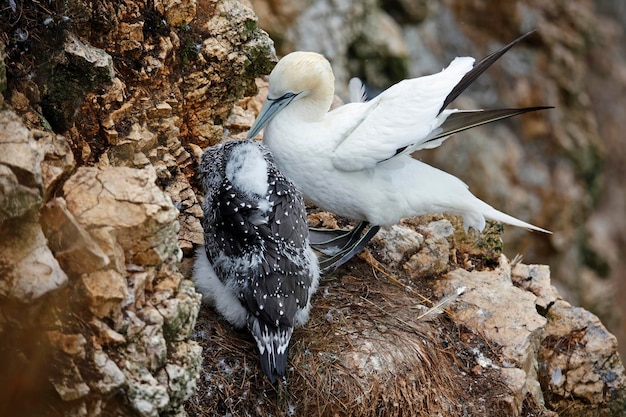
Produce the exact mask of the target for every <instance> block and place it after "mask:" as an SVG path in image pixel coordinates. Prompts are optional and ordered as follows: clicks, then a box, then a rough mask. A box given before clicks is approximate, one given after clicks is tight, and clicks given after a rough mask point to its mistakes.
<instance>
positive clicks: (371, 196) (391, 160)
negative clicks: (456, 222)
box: [248, 32, 550, 268]
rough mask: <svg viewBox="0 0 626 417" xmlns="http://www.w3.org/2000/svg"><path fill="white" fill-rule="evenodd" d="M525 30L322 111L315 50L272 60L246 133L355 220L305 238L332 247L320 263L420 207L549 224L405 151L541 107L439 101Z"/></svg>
mask: <svg viewBox="0 0 626 417" xmlns="http://www.w3.org/2000/svg"><path fill="white" fill-rule="evenodd" d="M531 33H532V32H531ZM529 34H530V33H528V34H526V35H524V36H521V37H520V38H518V39H516V40H515V41H513V42H512V43H510V44H509V45H507V46H505V47H504V48H502V49H501V50H499V51H497V52H494V53H492V54H491V55H489V56H487V57H485V58H484V59H482V60H480V61H479V62H477V63H475V61H474V58H471V57H458V58H455V59H454V60H453V61H452V62H451V63H450V65H449V66H448V67H447V68H445V69H444V70H442V71H441V72H439V73H437V74H433V75H428V76H424V77H419V78H413V79H407V80H403V81H401V82H399V83H397V84H395V85H393V86H391V87H390V88H388V89H387V90H385V91H384V92H382V93H381V94H380V95H378V96H377V97H375V98H373V99H372V100H370V101H367V102H356V103H354V102H353V103H348V104H345V105H343V106H340V107H338V108H336V109H334V110H332V111H330V112H329V109H330V105H331V103H332V101H333V97H334V75H333V72H332V69H331V66H330V63H329V62H328V61H327V60H326V59H325V58H324V57H323V56H322V55H320V54H317V53H313V52H293V53H290V54H288V55H286V56H285V57H284V58H282V59H281V60H280V61H279V62H278V64H276V67H275V68H274V69H273V71H272V72H271V74H270V81H269V92H268V96H267V101H266V102H265V104H264V105H263V107H262V109H261V111H260V113H259V115H258V117H257V119H256V121H255V122H254V124H253V126H252V128H251V129H250V131H249V133H248V138H252V137H254V136H255V135H256V134H257V133H258V132H259V131H260V130H261V129H263V128H265V132H264V136H263V140H264V142H265V144H266V145H267V146H268V147H269V148H270V149H271V151H272V153H273V155H274V158H275V160H276V163H277V165H278V166H279V167H280V169H281V171H282V172H283V173H284V174H285V176H287V177H288V178H290V179H291V180H292V181H293V182H294V183H295V184H296V186H297V187H298V188H299V189H300V190H301V191H302V192H303V194H304V196H305V198H307V199H309V200H310V201H312V202H313V203H314V204H316V205H317V206H319V207H321V208H322V209H324V210H328V211H331V212H333V213H336V214H338V215H340V216H343V217H347V218H350V219H354V220H360V221H361V224H359V226H357V227H356V228H355V229H353V231H352V232H350V233H344V232H342V234H337V235H336V236H337V238H336V239H334V240H333V239H331V240H330V241H328V242H322V241H321V240H319V239H318V237H316V238H315V241H314V242H313V238H312V242H313V243H318V244H319V247H320V248H322V249H324V248H327V247H328V246H334V248H333V249H332V250H334V251H338V253H336V254H335V256H334V257H332V258H330V259H329V260H326V262H325V264H323V266H325V267H326V268H331V267H337V266H339V265H341V264H342V263H344V262H345V261H347V260H348V259H349V258H350V257H352V256H353V255H355V254H356V253H357V252H358V251H360V250H362V249H363V248H364V247H365V245H366V244H367V241H368V240H369V239H371V238H372V237H373V236H374V234H375V233H376V232H377V230H378V228H379V227H380V226H389V225H393V224H396V223H398V222H399V221H400V219H402V218H405V217H411V216H418V215H423V214H435V213H449V214H455V215H460V216H462V217H463V222H464V225H465V228H466V229H467V228H469V227H472V228H475V229H478V230H483V228H484V227H485V219H490V220H495V221H499V222H503V223H507V224H511V225H513V226H518V227H524V228H527V229H531V230H538V231H542V232H546V233H550V232H548V231H547V230H545V229H542V228H539V227H537V226H534V225H532V224H530V223H526V222H524V221H521V220H518V219H516V218H514V217H512V216H509V215H507V214H505V213H503V212H501V211H498V210H496V209H495V208H493V207H491V206H490V205H488V204H487V203H485V202H483V201H481V200H480V199H478V198H477V197H475V196H474V195H473V194H472V193H471V192H470V191H469V189H468V186H467V185H466V184H465V183H463V182H462V181H461V180H459V179H458V178H456V177H455V176H453V175H450V174H448V173H446V172H443V171H441V170H439V169H436V168H433V167H431V166H429V165H427V164H425V163H422V162H420V161H418V160H416V159H413V158H412V157H411V156H410V154H411V153H413V152H415V151H417V150H420V149H426V148H434V147H437V146H439V145H441V143H442V142H443V141H444V140H445V139H447V138H448V137H449V136H450V135H452V134H454V133H457V132H460V131H463V130H466V129H469V128H471V127H475V126H479V125H482V124H485V123H490V122H493V121H497V120H501V119H505V118H507V117H511V116H515V115H518V114H522V113H525V112H529V111H534V110H540V109H545V108H549V107H531V108H522V109H498V110H469V111H468V110H456V109H450V110H447V109H446V107H447V106H448V105H449V104H450V103H451V102H452V101H453V100H454V99H455V98H456V97H458V95H459V94H461V92H463V91H464V90H465V89H466V88H467V87H468V86H469V85H470V84H471V83H472V82H473V81H474V80H475V79H476V78H477V77H478V76H479V75H480V74H481V73H483V72H484V71H485V70H486V69H487V68H488V67H489V66H490V65H491V64H493V63H494V62H495V61H496V60H497V59H498V58H500V57H501V56H502V55H503V54H504V53H505V52H506V51H508V50H509V49H510V48H511V47H512V46H513V45H515V44H516V43H517V42H519V41H520V40H522V39H523V38H525V37H526V36H528V35H529ZM364 230H365V233H364V235H363V236H361V233H362V232H363V231H364ZM312 236H313V235H312ZM333 241H334V242H335V243H334V244H333Z"/></svg>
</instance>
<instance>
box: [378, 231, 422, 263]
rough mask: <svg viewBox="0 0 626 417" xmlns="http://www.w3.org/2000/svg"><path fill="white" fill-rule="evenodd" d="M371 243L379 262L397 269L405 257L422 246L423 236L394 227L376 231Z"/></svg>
mask: <svg viewBox="0 0 626 417" xmlns="http://www.w3.org/2000/svg"><path fill="white" fill-rule="evenodd" d="M373 242H374V244H375V245H376V247H377V250H376V253H377V254H378V255H379V256H380V257H381V260H382V261H383V262H385V263H386V264H389V265H391V266H393V267H399V266H400V265H401V263H402V261H406V259H405V258H406V257H407V256H412V255H413V254H414V253H416V252H417V251H419V250H420V248H421V247H422V245H423V244H424V236H423V235H421V234H420V233H418V232H417V231H416V230H415V229H412V228H410V227H407V226H403V225H394V226H391V227H386V228H383V229H381V230H379V231H378V233H377V234H376V235H375V236H374V238H373Z"/></svg>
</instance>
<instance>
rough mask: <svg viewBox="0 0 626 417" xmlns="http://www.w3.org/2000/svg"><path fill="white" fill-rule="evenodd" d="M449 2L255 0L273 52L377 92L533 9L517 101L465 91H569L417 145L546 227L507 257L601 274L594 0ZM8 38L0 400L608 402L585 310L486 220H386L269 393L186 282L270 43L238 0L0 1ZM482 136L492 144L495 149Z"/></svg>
mask: <svg viewBox="0 0 626 417" xmlns="http://www.w3.org/2000/svg"><path fill="white" fill-rule="evenodd" d="M463 4H464V6H462V7H461V6H459V5H458V4H457V3H455V2H452V1H450V2H444V3H442V4H439V3H437V2H428V1H426V2H405V1H393V2H391V1H390V2H382V5H383V7H382V8H381V7H379V6H378V3H377V2H374V1H369V0H368V1H365V2H341V1H339V2H336V1H335V2H326V1H314V2H305V1H295V2H282V1H271V2H262V1H260V0H259V1H255V2H254V7H255V11H256V12H257V13H258V14H259V15H260V16H261V22H266V24H267V25H268V28H270V27H271V28H272V30H273V33H272V35H273V37H274V39H275V40H276V41H277V45H278V46H279V49H280V50H281V51H283V52H285V51H287V50H288V49H291V48H299V49H316V50H319V51H321V52H324V53H325V54H327V56H329V58H331V60H332V61H333V65H334V66H335V68H336V69H337V75H338V80H339V82H340V84H341V85H345V84H346V83H345V81H346V80H347V78H348V76H349V75H353V74H357V75H361V76H364V77H366V78H367V80H368V81H369V82H370V83H371V85H372V86H374V87H377V88H380V87H383V86H384V84H385V83H387V82H389V81H392V80H395V79H396V78H402V77H404V76H406V74H410V75H417V74H415V73H416V72H419V71H437V70H438V69H439V68H440V67H441V66H442V65H443V63H444V62H445V61H447V60H449V59H450V58H451V57H452V56H456V55H457V54H465V53H470V54H472V55H475V56H480V55H483V54H484V53H486V52H488V51H489V50H491V49H493V48H491V47H490V45H491V43H494V44H495V43H500V42H504V41H507V40H509V39H512V38H513V37H515V36H516V35H517V34H519V33H520V32H521V31H523V30H525V29H527V26H535V27H537V28H538V29H539V34H538V35H537V37H536V39H535V40H534V41H533V42H531V43H530V44H529V45H525V46H523V47H521V48H518V49H521V50H519V51H517V52H515V53H513V54H512V56H511V58H509V61H506V60H505V61H503V64H502V66H501V68H500V69H499V70H498V69H494V71H499V73H496V74H492V78H491V79H489V77H486V80H485V81H484V83H485V84H484V87H485V88H484V91H489V92H491V91H508V92H509V94H504V93H502V95H500V96H498V97H493V96H490V95H489V94H487V93H484V94H482V95H481V94H475V95H470V96H469V98H468V99H467V100H468V101H467V102H466V103H465V104H467V105H474V104H476V103H478V104H481V105H482V104H485V105H492V104H494V103H496V102H498V103H506V105H510V106H524V105H534V104H546V103H547V104H553V105H557V106H558V107H559V109H558V110H557V111H554V112H552V113H545V114H542V115H536V116H533V117H530V118H529V119H525V122H524V123H523V124H512V125H504V126H501V127H499V128H497V129H498V130H497V134H495V133H487V132H488V131H480V132H478V133H473V134H465V135H468V136H467V137H465V138H464V140H463V141H460V140H459V141H458V142H459V143H457V144H456V145H455V142H454V141H455V140H454V139H452V141H453V142H452V143H451V144H449V143H446V147H445V149H444V150H442V152H445V153H444V154H434V155H431V156H429V159H431V160H432V161H434V162H436V163H437V164H438V165H439V166H441V167H443V168H444V169H447V165H446V163H444V162H447V161H448V160H450V161H451V162H450V163H451V164H452V165H455V166H457V167H461V168H463V172H455V171H454V169H450V170H451V171H452V172H455V173H456V174H458V175H459V176H460V177H461V178H463V179H465V180H467V181H468V182H470V183H471V185H472V188H473V189H474V190H477V191H478V194H479V195H481V193H482V194H483V195H482V196H483V197H484V198H485V199H487V200H489V201H491V202H493V203H494V204H495V205H497V206H498V207H503V208H504V209H505V210H508V211H511V212H512V213H514V214H515V215H518V216H520V217H524V218H527V219H532V220H533V221H535V222H537V223H539V224H540V225H544V226H548V227H550V228H552V229H554V230H555V231H557V232H558V233H557V234H555V237H554V238H552V239H551V240H550V239H548V238H546V237H539V238H538V240H533V241H530V240H528V239H529V235H526V234H513V235H511V236H507V237H505V242H506V244H505V248H506V249H507V251H509V250H510V251H514V250H519V251H520V252H523V253H524V254H526V255H527V257H529V258H530V259H541V260H542V261H543V262H545V263H550V265H551V266H552V265H554V270H555V271H556V274H557V276H558V277H561V276H577V277H579V276H582V277H586V279H587V280H588V281H589V282H597V277H598V276H599V275H602V271H605V272H606V273H607V274H609V273H613V272H612V271H615V269H614V267H613V266H614V263H613V262H614V260H615V259H618V258H619V256H617V257H616V258H614V257H611V256H613V255H611V256H608V255H607V258H606V259H605V257H603V256H600V255H603V254H605V253H607V252H606V249H605V248H606V247H607V246H608V247H612V246H611V245H607V244H606V242H607V241H608V242H611V241H612V240H611V239H613V238H614V236H617V235H614V233H615V230H613V229H611V228H607V227H606V225H607V220H605V219H604V218H603V217H602V216H600V213H603V211H601V210H600V208H601V207H605V208H606V207H612V206H611V204H617V203H615V201H616V200H614V199H612V198H608V197H604V196H603V194H601V193H600V191H599V190H601V189H602V187H603V185H602V183H601V182H600V181H599V178H600V177H599V175H598V174H597V172H596V170H595V169H596V167H597V166H598V165H599V164H600V163H601V162H602V161H604V160H606V161H609V162H608V163H607V164H608V165H610V166H612V165H611V164H613V165H616V166H617V165H619V164H618V163H617V162H615V161H619V154H618V153H615V154H612V155H609V156H606V159H604V158H605V154H604V153H603V151H602V143H601V141H600V139H599V138H600V137H601V136H600V135H599V133H602V134H603V135H604V134H607V135H608V136H606V137H610V138H613V139H611V140H614V139H615V136H616V133H615V132H619V126H620V124H619V117H618V116H619V113H618V112H617V110H615V109H614V108H613V107H610V106H609V107H607V108H606V109H605V110H606V111H604V112H602V113H601V112H599V111H598V112H597V114H596V113H594V111H593V110H594V108H596V107H594V104H593V103H594V101H592V100H590V99H589V97H592V98H593V97H595V95H598V94H600V93H601V92H602V91H607V90H609V89H610V88H611V84H610V83H609V82H608V81H607V80H605V79H603V78H602V77H600V76H598V75H597V74H598V73H599V72H598V71H599V70H600V69H603V70H604V71H606V74H609V75H608V76H607V77H605V78H607V79H610V78H611V77H613V76H614V75H615V73H616V72H615V71H617V70H616V67H615V66H613V64H611V63H610V62H607V61H606V56H607V55H606V54H609V53H611V51H612V49H610V48H607V51H605V52H603V51H600V50H599V47H597V46H596V45H603V44H604V43H606V42H608V40H611V39H618V36H619V32H618V30H617V28H615V27H614V26H611V25H609V24H607V25H603V26H597V25H595V22H597V20H594V19H598V18H597V17H595V16H594V15H593V14H592V13H591V8H590V5H589V4H588V3H586V2H576V4H575V7H574V6H568V5H569V4H570V3H563V4H559V3H555V5H554V6H550V7H547V6H543V5H541V4H539V3H537V4H535V3H533V2H519V3H515V6H514V7H513V6H507V7H504V6H502V9H500V8H495V9H490V10H489V11H485V10H482V9H480V7H479V5H477V4H476V5H470V4H466V3H463ZM606 7H610V5H609V6H606ZM487 14H489V15H490V16H493V19H497V20H499V21H501V22H503V24H502V25H498V26H495V25H491V24H490V23H489V22H491V18H489V19H488V23H489V24H487V23H485V17H484V16H486V15H487ZM551 16H558V19H556V18H551ZM458 20H463V21H464V22H465V23H464V25H459V24H458ZM505 23H506V24H505ZM490 28H491V29H490ZM312 34H313V35H312ZM0 35H1V36H0V39H1V40H2V42H0V58H1V59H0V93H2V94H0V236H2V239H0V368H1V369H3V372H2V373H1V375H0V415H13V416H19V415H23V416H27V415H72V416H74V415H76V416H79V415H84V416H87V415H88V416H98V415H105V416H108V415H140V416H157V415H184V414H185V413H186V412H189V413H190V414H192V415H226V414H228V413H232V414H236V415H285V414H288V415H294V414H295V415H308V414H321V415H373V414H395V415H436V414H437V413H441V414H442V415H468V414H469V415H476V414H486V415H524V416H531V415H555V412H554V411H557V412H558V413H559V415H563V416H567V415H577V416H580V415H606V416H609V415H617V414H616V413H620V412H623V411H624V409H625V405H624V403H625V398H624V389H625V379H624V378H625V377H624V370H623V367H622V364H621V362H620V360H619V357H618V356H617V353H616V349H617V345H616V340H615V338H614V337H613V336H612V335H611V334H610V333H608V332H607V331H606V329H605V328H604V326H603V325H602V324H601V323H600V321H599V320H598V319H597V318H596V317H595V316H594V315H592V314H590V313H589V312H587V311H585V310H583V309H580V308H576V307H572V305H570V304H569V303H568V302H566V301H564V300H563V299H562V298H561V297H560V296H559V294H558V292H557V291H556V289H555V288H554V287H552V286H551V285H550V282H549V278H550V273H549V271H548V268H547V267H545V266H540V265H524V264H521V263H519V262H510V261H509V260H508V259H507V258H506V257H504V256H503V255H501V249H502V248H501V244H500V232H501V230H499V229H498V228H497V227H494V228H492V229H490V230H489V231H488V232H487V233H486V234H483V235H480V236H479V235H466V234H464V233H463V232H462V229H459V228H455V227H453V225H454V224H455V222H456V220H455V219H453V218H443V217H441V216H438V217H437V216H436V217H434V218H426V219H412V220H408V221H407V222H405V223H404V224H402V225H400V226H397V227H394V228H391V229H389V230H386V231H384V232H382V233H381V234H380V236H379V237H378V238H377V240H376V241H375V242H374V243H373V244H372V246H371V247H370V250H371V253H369V255H367V256H366V257H365V258H364V260H356V261H355V262H353V263H351V264H350V265H349V266H347V267H345V268H343V269H341V270H340V271H338V272H337V273H336V274H333V275H331V276H330V277H328V278H327V279H326V280H325V282H323V283H322V286H321V289H320V294H319V295H318V296H317V297H316V299H315V300H314V301H315V302H314V308H313V311H312V319H311V323H310V324H309V325H308V326H307V327H305V328H304V329H299V330H298V331H297V332H296V333H295V334H294V341H293V343H292V351H291V356H290V358H291V359H290V363H291V365H292V368H291V369H290V370H289V381H290V382H289V384H288V385H287V386H283V387H282V388H281V390H279V391H278V392H277V391H276V390H275V389H274V388H273V387H271V386H270V385H269V384H268V383H267V382H266V381H265V380H264V379H263V378H262V377H261V373H260V372H258V369H257V368H256V363H257V357H256V352H255V350H254V349H255V347H254V344H253V343H252V342H251V341H250V340H249V339H248V338H247V336H246V335H245V334H240V333H237V332H235V331H233V329H231V328H230V327H228V326H227V325H226V324H225V323H224V322H223V321H221V320H220V319H219V318H217V317H216V316H215V314H214V313H213V312H212V311H210V310H206V309H202V310H200V304H199V296H198V295H197V294H196V293H195V291H194V289H193V286H192V284H191V283H190V281H189V280H188V279H186V278H187V277H188V273H187V272H188V269H189V265H190V263H191V256H192V253H193V248H194V247H195V246H197V245H199V244H201V243H202V241H203V235H202V229H201V227H200V222H199V218H200V216H201V210H200V207H199V204H198V201H199V198H200V197H201V196H200V194H198V192H197V191H198V188H197V183H196V179H195V177H194V175H195V174H194V169H195V156H197V155H198V154H199V152H200V151H201V149H202V148H203V147H205V146H207V145H209V144H213V143H216V142H218V141H220V140H222V139H223V138H224V137H225V136H228V135H230V136H236V135H238V134H240V133H241V132H243V131H245V130H246V129H247V128H248V127H249V126H250V124H251V123H252V121H253V119H254V115H255V113H256V112H257V111H258V109H259V106H260V103H261V101H262V97H263V89H264V88H265V87H266V85H264V84H263V81H262V80H260V79H257V78H256V77H258V76H262V75H264V74H267V73H269V71H270V69H271V67H272V64H273V62H274V60H275V57H274V55H273V47H272V41H271V40H270V38H269V37H268V36H267V34H266V33H265V32H263V31H262V30H260V29H258V28H257V17H256V16H255V14H254V12H253V9H252V8H251V7H250V5H249V4H247V3H245V2H240V1H235V0H216V1H196V0H182V1H164V0H154V1H149V2H140V1H135V0H124V1H121V2H107V1H100V0H98V1H89V2H86V1H81V0H74V1H68V2H57V3H51V4H48V3H45V4H44V3H41V2H19V1H9V2H8V6H5V7H4V8H2V10H1V11H0ZM603 42H604V43H603ZM594 54H597V55H594ZM581 56H593V57H596V58H597V59H595V60H593V65H592V64H590V65H588V66H585V65H583V64H581V63H580V59H579V58H580V57H581ZM365 58H366V59H365ZM418 58H419V59H418ZM418 64H419V66H417V65H418ZM520 68H523V69H525V70H524V71H521V70H520ZM535 69H537V70H536V71H535ZM589 74H592V75H591V76H588V75H589ZM589 83H592V84H593V87H594V88H593V89H592V88H591V85H590V84H589ZM511 85H514V86H515V87H514V88H512V87H510V86H511ZM259 87H260V93H259V95H258V96H256V97H252V96H254V94H255V93H256V92H257V90H258V89H259ZM339 91H340V92H341V90H339ZM613 91H614V94H616V95H617V94H618V89H617V88H615V87H614V88H613ZM244 96H248V98H243V97H244ZM240 99H241V100H240ZM555 100H556V101H555ZM595 106H597V105H595ZM622 120H623V119H622ZM514 132H515V133H514ZM520 132H521V133H520ZM607 132H608V133H607ZM488 136H489V139H487V137H488ZM493 136H496V137H498V138H499V139H498V140H499V141H500V142H499V143H502V144H504V148H502V147H500V148H497V150H495V151H494V150H493V147H492V146H491V144H492V143H493ZM602 137H605V136H602ZM459 139H460V138H459ZM522 141H523V142H522ZM449 142H450V141H449ZM611 143H613V142H611ZM614 143H618V142H614ZM477 147H478V149H479V150H480V152H476V148H477ZM503 149H504V150H503ZM548 151H549V152H548ZM531 152H532V155H531ZM538 154H541V155H543V156H545V158H548V162H546V161H545V160H543V159H539V158H538V157H537V155H538ZM548 155H549V156H548ZM607 155H608V154H607ZM530 161H532V162H530ZM610 161H613V162H610ZM529 166H530V167H532V170H529V169H528V167H529ZM479 178H486V179H487V181H488V182H487V183H486V184H487V185H483V186H481V185H480V183H478V182H477V180H478V179H479ZM475 180H476V182H473V181H475ZM607 184H610V182H607ZM589 196H590V197H589ZM606 210H608V209H606ZM608 211H609V212H611V211H610V210H608ZM311 221H312V222H313V223H320V224H324V225H336V222H337V221H339V222H341V220H340V219H339V220H337V219H334V218H333V217H332V216H330V215H328V214H326V213H316V214H312V215H311ZM610 224H612V223H610ZM615 224H616V225H619V224H621V223H615ZM583 225H584V226H583ZM616 227H617V226H616ZM458 230H461V231H458ZM618 230H619V229H618ZM589 236H591V238H590V237H589ZM607 265H608V266H611V269H610V270H609V269H603V268H606V266H607ZM568 268H569V269H568ZM373 271H374V272H373ZM568 271H570V272H571V274H570V275H567V272H568ZM580 271H582V272H580ZM576 282H578V281H576ZM461 288H464V290H463V291H461V290H460V289H461ZM588 293H589V291H584V292H583V291H581V292H580V294H581V295H580V296H581V299H583V297H582V294H588ZM567 294H570V292H569V291H568V292H567ZM601 294H602V293H601ZM446 297H450V300H449V301H448V302H447V303H446V305H445V306H444V307H442V308H437V309H435V310H432V311H427V310H426V309H425V308H422V307H421V306H420V304H424V305H425V306H427V307H430V306H431V302H435V301H437V300H441V299H443V298H446ZM594 299H595V298H594ZM428 300H430V301H428ZM442 309H444V310H445V311H442ZM199 311H201V313H200V316H199V319H198V320H197V316H198V314H199ZM201 348H202V349H201ZM196 386H198V387H199V389H198V390H196Z"/></svg>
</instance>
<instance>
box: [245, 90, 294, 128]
mask: <svg viewBox="0 0 626 417" xmlns="http://www.w3.org/2000/svg"><path fill="white" fill-rule="evenodd" d="M298 95H299V94H295V93H287V94H285V95H283V96H282V97H279V98H273V99H272V98H268V99H267V100H266V101H265V104H263V107H262V108H261V111H260V112H259V115H258V116H257V118H256V120H255V121H254V124H253V125H252V127H251V128H250V131H249V132H248V135H247V136H246V139H252V138H253V137H255V136H256V135H257V133H259V132H260V131H261V129H263V128H264V127H265V126H266V125H267V124H268V123H269V122H270V120H272V119H273V118H274V116H276V115H277V114H278V112H280V111H281V110H282V109H284V108H285V107H287V105H288V104H289V103H291V102H292V101H293V100H294V99H295V98H296V97H298Z"/></svg>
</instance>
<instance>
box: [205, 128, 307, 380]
mask: <svg viewBox="0 0 626 417" xmlns="http://www.w3.org/2000/svg"><path fill="white" fill-rule="evenodd" d="M199 176H200V177H201V179H202V184H203V186H204V191H205V193H206V197H205V201H204V205H203V211H204V218H203V220H202V226H203V228H204V242H205V246H204V247H201V248H199V249H198V251H197V253H196V261H195V265H194V272H193V280H194V282H195V284H196V288H197V289H198V291H199V292H200V293H202V294H203V301H205V302H207V303H209V304H212V305H214V307H215V308H216V310H217V311H218V312H219V313H220V314H221V315H222V316H223V317H224V318H225V319H226V320H227V321H229V322H230V323H231V324H232V325H234V326H235V327H244V326H247V328H248V330H249V331H250V333H252V336H253V337H254V339H255V340H256V343H257V346H258V348H259V353H260V356H261V368H262V369H263V372H264V373H265V374H266V375H267V376H268V378H269V379H270V381H271V382H272V383H274V382H275V381H276V378H277V377H284V376H285V372H286V369H287V353H288V347H289V340H290V339H291V334H292V332H293V329H294V326H299V325H303V324H304V323H306V322H307V321H308V316H309V309H310V308H311V296H312V294H313V293H314V292H315V291H316V289H317V285H318V280H319V266H318V263H317V257H316V255H315V252H313V250H312V249H311V247H310V246H309V238H308V227H307V220H306V210H305V206H304V202H303V200H302V196H301V194H300V192H299V191H298V190H297V189H296V187H295V186H294V185H293V184H292V183H291V181H289V180H288V179H287V178H285V177H284V176H283V175H282V174H281V173H280V171H279V170H278V168H277V167H276V164H275V163H274V161H273V159H272V156H271V154H270V153H269V151H268V150H267V148H266V147H265V146H263V145H261V144H260V143H258V142H254V141H250V140H246V141H229V142H224V143H221V144H219V145H216V146H213V147H210V148H208V149H207V150H206V151H205V153H204V154H203V156H202V161H201V163H200V167H199Z"/></svg>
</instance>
